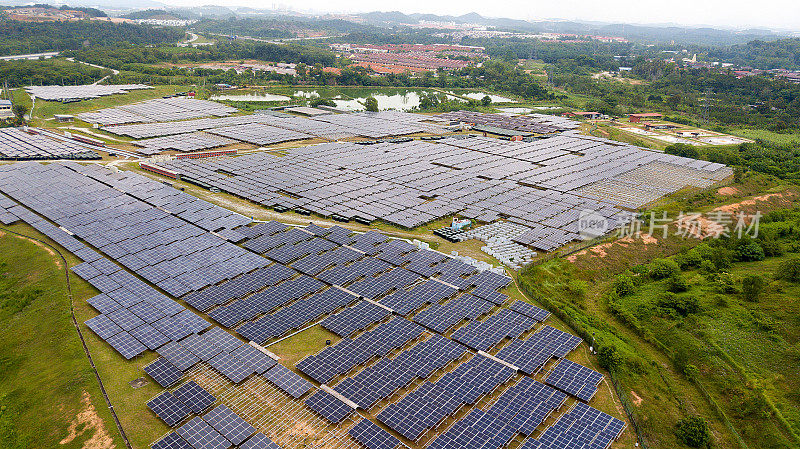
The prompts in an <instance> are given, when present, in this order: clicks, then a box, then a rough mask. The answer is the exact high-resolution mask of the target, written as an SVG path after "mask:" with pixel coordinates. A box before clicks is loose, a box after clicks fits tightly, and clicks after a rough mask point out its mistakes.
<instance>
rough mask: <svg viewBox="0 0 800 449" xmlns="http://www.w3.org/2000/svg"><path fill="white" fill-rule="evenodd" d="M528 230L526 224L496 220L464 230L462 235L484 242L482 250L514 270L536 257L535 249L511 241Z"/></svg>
mask: <svg viewBox="0 0 800 449" xmlns="http://www.w3.org/2000/svg"><path fill="white" fill-rule="evenodd" d="M529 230H530V228H528V227H527V226H523V225H520V224H515V223H509V222H505V221H498V222H496V223H492V224H488V225H485V226H480V227H477V228H475V229H471V230H469V231H466V232H465V233H464V234H463V237H464V239H476V240H480V241H482V242H485V243H486V245H485V246H483V247H482V248H481V250H482V251H483V252H485V253H486V254H489V255H490V256H492V257H494V258H496V259H497V260H499V261H500V262H501V263H503V265H507V266H509V267H511V268H513V269H515V270H516V269H519V268H520V267H521V266H522V265H525V264H527V263H528V262H530V261H532V260H533V258H534V257H536V251H533V250H531V249H530V248H528V247H526V246H524V245H520V244H519V243H515V242H514V241H513V239H514V238H516V237H518V236H520V235H522V234H524V233H525V232H527V231H529Z"/></svg>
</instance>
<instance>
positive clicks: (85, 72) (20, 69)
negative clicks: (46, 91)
mask: <svg viewBox="0 0 800 449" xmlns="http://www.w3.org/2000/svg"><path fill="white" fill-rule="evenodd" d="M110 74H111V71H110V70H103V69H98V68H97V67H91V66H88V65H85V64H78V63H75V62H70V61H66V60H63V59H47V60H44V61H27V60H20V61H5V62H3V63H2V64H0V80H3V81H6V82H8V86H9V87H20V86H31V85H49V84H60V85H69V84H90V83H92V82H94V81H97V80H99V79H100V78H102V77H104V76H106V75H110Z"/></svg>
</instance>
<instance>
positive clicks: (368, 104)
mask: <svg viewBox="0 0 800 449" xmlns="http://www.w3.org/2000/svg"><path fill="white" fill-rule="evenodd" d="M364 109H365V110H366V111H367V112H378V100H376V99H375V97H367V99H366V100H364Z"/></svg>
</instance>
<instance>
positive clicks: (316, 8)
mask: <svg viewBox="0 0 800 449" xmlns="http://www.w3.org/2000/svg"><path fill="white" fill-rule="evenodd" d="M176 3H182V4H184V5H187V6H188V5H200V4H218V5H224V6H250V7H254V8H265V9H269V8H273V7H274V6H284V7H287V6H288V7H289V8H290V9H293V10H295V11H304V12H315V13H320V12H337V13H354V12H368V11H401V12H404V13H414V12H422V13H433V14H442V15H444V14H451V15H461V14H466V13H469V12H477V13H479V14H481V15H483V16H486V17H508V18H518V19H526V20H550V19H563V20H583V21H598V22H614V23H638V24H664V23H671V24H678V25H691V26H696V25H713V26H715V27H721V28H751V27H762V28H763V27H766V28H781V29H788V30H794V31H800V0H759V1H745V0H668V1H652V0H638V1H637V0H557V1H553V0H500V1H486V0H435V1H430V0H392V1H385V0H378V1H375V0H335V1H331V0H293V1H291V2H287V1H286V0H283V1H280V0H277V1H272V0H256V1H253V2H250V3H248V2H246V1H244V0H176Z"/></svg>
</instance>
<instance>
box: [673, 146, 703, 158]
mask: <svg viewBox="0 0 800 449" xmlns="http://www.w3.org/2000/svg"><path fill="white" fill-rule="evenodd" d="M664 152H665V153H667V154H674V155H675V156H681V157H688V158H691V159H698V158H699V157H700V152H699V151H697V148H695V147H694V146H692V145H689V144H688V143H673V144H672V145H668V146H667V147H665V148H664Z"/></svg>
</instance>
